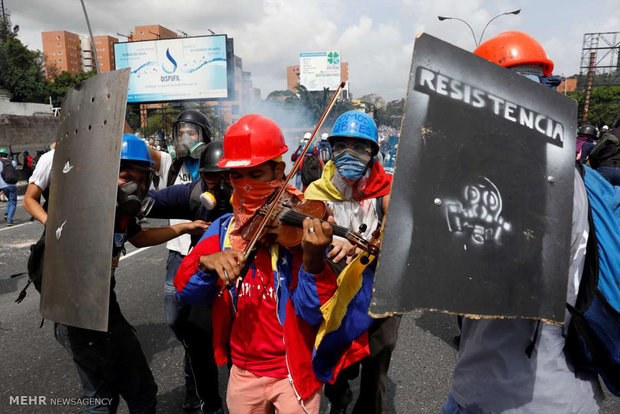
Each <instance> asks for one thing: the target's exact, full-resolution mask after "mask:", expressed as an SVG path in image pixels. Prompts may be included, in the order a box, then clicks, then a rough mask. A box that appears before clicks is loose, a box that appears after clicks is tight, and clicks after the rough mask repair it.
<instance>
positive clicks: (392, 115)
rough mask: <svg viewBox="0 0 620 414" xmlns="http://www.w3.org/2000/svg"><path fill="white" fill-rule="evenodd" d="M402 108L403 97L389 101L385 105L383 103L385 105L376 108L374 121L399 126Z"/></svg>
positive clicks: (403, 104) (379, 123) (403, 103)
mask: <svg viewBox="0 0 620 414" xmlns="http://www.w3.org/2000/svg"><path fill="white" fill-rule="evenodd" d="M404 110H405V99H404V98H403V99H400V100H398V101H390V102H388V103H387V105H385V107H383V108H377V109H376V111H375V121H376V122H377V125H387V126H390V127H392V128H400V123H401V121H402V119H403V111H404Z"/></svg>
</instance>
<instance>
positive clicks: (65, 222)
mask: <svg viewBox="0 0 620 414" xmlns="http://www.w3.org/2000/svg"><path fill="white" fill-rule="evenodd" d="M65 224H67V220H65V221H63V222H62V224H61V225H60V227H58V228H57V229H56V240H60V236H62V229H63V227H65Z"/></svg>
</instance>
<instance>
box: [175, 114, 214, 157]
mask: <svg viewBox="0 0 620 414" xmlns="http://www.w3.org/2000/svg"><path fill="white" fill-rule="evenodd" d="M202 138H203V137H202V129H201V128H200V127H199V126H198V125H196V124H192V123H189V122H179V123H178V124H176V125H175V126H174V131H173V139H174V141H173V143H169V144H168V152H169V153H170V155H173V158H185V157H191V158H193V159H199V158H200V154H202V151H204V150H205V148H206V147H207V144H205V143H204V142H203V140H202Z"/></svg>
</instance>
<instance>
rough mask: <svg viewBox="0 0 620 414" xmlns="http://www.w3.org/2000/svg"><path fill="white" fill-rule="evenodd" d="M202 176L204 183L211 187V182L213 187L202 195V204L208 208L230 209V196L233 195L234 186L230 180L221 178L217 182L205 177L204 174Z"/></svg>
mask: <svg viewBox="0 0 620 414" xmlns="http://www.w3.org/2000/svg"><path fill="white" fill-rule="evenodd" d="M201 175H202V174H201ZM201 178H202V181H203V183H204V184H205V187H207V188H209V187H210V186H209V184H211V188H210V189H208V190H207V191H206V192H205V193H203V194H202V195H201V196H200V201H201V202H202V205H203V206H204V207H205V208H206V209H207V210H214V209H217V210H218V211H228V210H230V208H231V207H230V197H231V196H232V192H233V188H232V186H231V185H230V183H229V182H228V180H227V179H224V178H220V179H219V182H217V183H215V182H213V181H210V180H207V179H205V177H204V176H202V177H201ZM214 184H215V185H214Z"/></svg>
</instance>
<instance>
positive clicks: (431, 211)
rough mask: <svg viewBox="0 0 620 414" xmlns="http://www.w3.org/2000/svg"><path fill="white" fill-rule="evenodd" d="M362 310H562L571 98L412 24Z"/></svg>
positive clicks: (522, 313) (550, 313)
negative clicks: (371, 277)
mask: <svg viewBox="0 0 620 414" xmlns="http://www.w3.org/2000/svg"><path fill="white" fill-rule="evenodd" d="M405 110H406V112H405V118H404V121H403V126H402V132H401V139H400V142H399V149H398V155H397V162H396V166H395V176H394V184H393V186H394V187H393V189H392V193H391V199H390V207H389V211H388V212H387V222H386V227H385V233H384V234H385V236H384V240H383V244H382V247H381V255H380V257H379V262H378V269H377V273H376V279H375V286H374V288H375V292H374V295H373V300H372V304H371V309H370V311H371V313H374V314H384V313H390V312H405V311H410V310H412V309H414V308H421V309H433V310H442V311H447V312H452V313H457V314H468V315H480V316H487V317H494V316H500V317H526V318H539V319H545V320H549V321H556V322H562V321H563V319H564V312H565V303H566V291H567V281H568V266H569V260H570V257H569V249H570V237H571V222H572V207H573V179H574V160H575V137H574V135H575V122H576V121H575V120H576V117H577V103H576V102H575V101H574V100H572V99H570V98H568V97H566V96H564V95H562V94H560V93H558V92H556V91H554V90H551V89H549V88H547V87H544V86H542V85H540V84H537V83H536V82H533V81H532V80H530V79H528V78H525V77H523V76H521V75H519V74H517V73H515V72H513V71H511V70H509V69H505V68H502V67H500V66H499V65H496V64H493V63H490V62H488V61H486V60H484V59H481V58H479V57H477V56H475V55H473V54H471V53H468V52H467V51H465V50H462V49H459V48H457V47H455V46H452V45H450V44H448V43H445V42H443V41H441V40H439V39H436V38H434V37H432V36H429V35H426V34H422V35H420V36H418V38H417V40H416V43H415V48H414V53H413V65H412V68H411V75H410V81H409V88H408V94H407V103H406V108H405Z"/></svg>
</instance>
